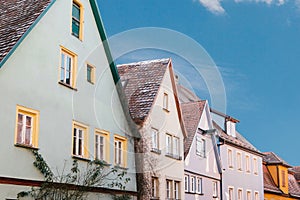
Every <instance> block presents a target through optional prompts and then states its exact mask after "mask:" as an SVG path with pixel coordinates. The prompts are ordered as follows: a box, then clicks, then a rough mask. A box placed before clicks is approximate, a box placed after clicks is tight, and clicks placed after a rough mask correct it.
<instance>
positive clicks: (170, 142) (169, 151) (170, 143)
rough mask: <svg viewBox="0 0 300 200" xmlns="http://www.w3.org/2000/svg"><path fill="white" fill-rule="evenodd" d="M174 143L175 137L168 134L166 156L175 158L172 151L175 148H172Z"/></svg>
mask: <svg viewBox="0 0 300 200" xmlns="http://www.w3.org/2000/svg"><path fill="white" fill-rule="evenodd" d="M172 143H173V137H172V135H171V134H169V133H166V155H168V156H171V157H173V154H172V151H173V147H172Z"/></svg>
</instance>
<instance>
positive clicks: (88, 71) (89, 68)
mask: <svg viewBox="0 0 300 200" xmlns="http://www.w3.org/2000/svg"><path fill="white" fill-rule="evenodd" d="M87 81H89V82H92V68H91V67H89V66H88V67H87Z"/></svg>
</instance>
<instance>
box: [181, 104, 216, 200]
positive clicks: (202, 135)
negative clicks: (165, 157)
mask: <svg viewBox="0 0 300 200" xmlns="http://www.w3.org/2000/svg"><path fill="white" fill-rule="evenodd" d="M181 108H182V113H183V119H184V120H183V121H184V125H185V128H186V130H187V134H188V137H187V138H186V140H185V142H184V149H185V151H184V161H185V166H184V171H185V177H184V183H185V185H184V191H185V198H184V199H185V200H200V199H203V200H204V199H216V200H217V199H221V184H220V183H221V181H220V179H221V176H220V172H221V166H220V158H219V153H218V149H217V143H216V141H217V140H216V136H215V130H214V129H213V123H212V119H211V117H210V108H209V105H208V102H207V101H206V100H198V101H195V102H187V103H181Z"/></svg>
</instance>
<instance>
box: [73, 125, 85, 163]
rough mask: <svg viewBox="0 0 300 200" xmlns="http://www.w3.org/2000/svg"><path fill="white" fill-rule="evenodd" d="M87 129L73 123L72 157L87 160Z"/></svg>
mask: <svg viewBox="0 0 300 200" xmlns="http://www.w3.org/2000/svg"><path fill="white" fill-rule="evenodd" d="M87 135H88V127H87V126H85V125H83V124H81V123H78V122H75V121H73V156H76V157H82V158H87V157H88V151H87V146H88V143H87Z"/></svg>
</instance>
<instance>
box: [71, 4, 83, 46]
mask: <svg viewBox="0 0 300 200" xmlns="http://www.w3.org/2000/svg"><path fill="white" fill-rule="evenodd" d="M73 4H76V5H77V6H78V7H79V10H80V20H79V36H78V37H77V36H75V35H74V34H73V30H72V23H73V13H72V10H73ZM83 24H84V7H83V4H82V3H81V2H80V1H79V0H73V1H72V9H71V35H73V36H74V37H76V38H78V39H79V40H80V41H83V29H84V27H83Z"/></svg>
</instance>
